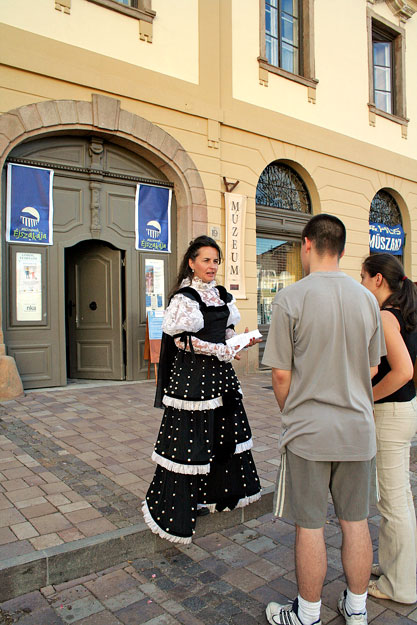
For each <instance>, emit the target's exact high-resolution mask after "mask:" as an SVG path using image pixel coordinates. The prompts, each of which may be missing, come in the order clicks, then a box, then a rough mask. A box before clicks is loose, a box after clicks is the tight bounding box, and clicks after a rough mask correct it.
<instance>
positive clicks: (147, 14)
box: [87, 0, 156, 24]
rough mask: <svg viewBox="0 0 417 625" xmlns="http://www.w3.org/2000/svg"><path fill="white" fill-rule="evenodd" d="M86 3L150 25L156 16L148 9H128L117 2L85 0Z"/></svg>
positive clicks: (113, 0) (110, 0) (115, 0)
mask: <svg viewBox="0 0 417 625" xmlns="http://www.w3.org/2000/svg"><path fill="white" fill-rule="evenodd" d="M87 1H88V2H93V3H94V4H98V5H100V6H102V7H105V8H106V9H111V10H112V11H117V13H122V14H123V15H128V16H129V17H133V18H135V19H137V20H143V21H144V22H150V23H151V24H152V22H153V19H154V17H155V15H156V13H155V11H152V10H150V9H139V8H138V9H136V8H134V7H128V6H126V5H124V4H121V3H120V2H117V0H87Z"/></svg>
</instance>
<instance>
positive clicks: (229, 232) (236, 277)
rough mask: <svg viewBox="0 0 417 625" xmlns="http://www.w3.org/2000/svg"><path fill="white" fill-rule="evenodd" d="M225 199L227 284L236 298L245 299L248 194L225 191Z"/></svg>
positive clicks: (227, 287)
mask: <svg viewBox="0 0 417 625" xmlns="http://www.w3.org/2000/svg"><path fill="white" fill-rule="evenodd" d="M224 201H225V211H226V254H225V264H226V268H225V282H226V284H225V286H226V289H227V290H228V291H230V292H231V293H232V294H233V295H234V296H235V298H236V299H245V298H246V284H245V216H246V195H239V194H238V193H225V194H224Z"/></svg>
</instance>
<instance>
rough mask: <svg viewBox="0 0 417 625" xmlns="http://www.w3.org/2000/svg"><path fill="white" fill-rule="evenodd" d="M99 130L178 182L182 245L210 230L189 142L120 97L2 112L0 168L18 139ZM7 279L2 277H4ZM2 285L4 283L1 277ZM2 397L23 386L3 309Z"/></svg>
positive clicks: (14, 394) (97, 97)
mask: <svg viewBox="0 0 417 625" xmlns="http://www.w3.org/2000/svg"><path fill="white" fill-rule="evenodd" d="M80 131H81V132H82V131H85V132H94V133H96V134H100V135H102V136H104V137H105V136H108V137H111V140H112V141H113V142H116V143H119V144H120V145H122V146H125V147H128V148H129V149H130V150H132V151H133V152H137V153H142V154H143V151H144V150H145V151H146V157H147V159H148V160H149V161H151V162H152V163H153V164H154V165H156V166H157V167H158V168H159V169H160V170H161V171H162V172H163V173H164V174H165V176H166V177H167V178H168V180H170V181H171V182H173V183H174V190H175V195H176V199H177V219H178V237H177V240H178V246H179V247H180V248H182V247H184V246H186V245H187V243H188V241H189V240H190V238H193V237H194V236H197V235H199V234H205V233H206V231H207V201H206V194H205V190H204V186H203V183H202V180H201V177H200V174H199V172H198V170H197V168H196V166H195V164H194V162H193V160H192V159H191V158H190V156H189V155H188V153H187V152H186V150H185V149H184V148H183V146H182V145H181V144H180V143H179V142H178V141H177V140H176V139H175V138H174V137H172V136H171V135H170V134H169V133H167V132H166V131H164V130H162V129H161V128H159V127H158V126H156V125H155V124H152V123H151V122H149V121H148V120H146V119H144V118H143V117H140V116H138V115H136V114H134V113H131V112H129V111H126V110H124V109H122V108H121V103H120V100H117V99H116V98H111V97H108V96H103V95H100V94H92V100H91V102H87V101H77V100H50V101H46V102H38V103H35V104H29V105H26V106H22V107H20V108H18V109H15V110H12V111H9V112H8V113H5V114H4V115H2V116H1V117H0V168H1V169H2V168H3V166H4V164H5V161H6V158H7V156H8V155H9V153H10V152H11V151H12V150H13V148H15V147H16V146H17V145H18V144H20V143H21V142H23V141H27V140H28V139H31V138H35V137H36V138H40V137H46V136H48V134H52V133H53V134H55V135H57V134H63V133H65V134H69V133H71V132H80ZM0 280H1V278H0ZM0 287H1V288H3V285H2V284H1V282H0ZM0 322H1V324H0V400H1V399H11V398H13V397H17V396H19V395H20V394H22V392H23V388H22V384H21V381H20V377H19V374H18V372H17V368H16V365H15V362H14V359H13V358H11V357H10V356H6V349H5V344H4V337H3V329H2V327H3V324H2V319H1V311H0Z"/></svg>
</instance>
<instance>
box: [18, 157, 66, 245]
mask: <svg viewBox="0 0 417 625" xmlns="http://www.w3.org/2000/svg"><path fill="white" fill-rule="evenodd" d="M53 176H54V172H53V170H52V169H41V168H40V167H28V166H27V165H15V164H12V163H9V165H8V168H7V217H6V241H8V242H9V243H32V244H36V245H52V244H53V241H52V234H53V228H52V220H53V201H52V185H53Z"/></svg>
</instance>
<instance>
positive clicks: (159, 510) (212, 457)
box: [142, 352, 261, 544]
mask: <svg viewBox="0 0 417 625" xmlns="http://www.w3.org/2000/svg"><path fill="white" fill-rule="evenodd" d="M163 403H164V405H165V411H164V415H163V418H162V423H161V427H160V430H159V435H158V439H157V441H156V444H155V449H154V452H153V454H152V460H153V461H154V462H156V464H157V465H158V466H157V468H156V471H155V475H154V478H153V480H152V483H151V485H150V487H149V490H148V492H147V495H146V500H145V501H144V503H143V507H142V510H143V514H144V518H145V521H146V523H147V525H148V526H149V527H150V529H151V530H152V531H153V532H154V533H156V534H159V535H160V536H161V537H163V538H166V539H168V540H170V541H172V542H178V543H185V544H186V543H190V542H191V540H192V536H193V533H194V531H195V525H196V518H197V509H198V507H200V506H203V505H204V506H207V507H208V508H209V509H210V511H211V512H215V511H216V510H217V511H223V510H233V509H234V508H238V507H243V506H246V505H248V504H250V503H252V502H253V501H256V500H257V499H259V498H260V496H261V487H260V483H259V478H258V475H257V472H256V467H255V463H254V461H253V458H252V453H251V451H250V450H251V448H252V446H253V443H252V434H251V429H250V426H249V423H248V419H247V416H246V412H245V409H244V407H243V403H242V394H241V390H240V385H239V381H238V379H237V377H236V374H235V372H234V369H233V367H232V365H231V364H230V363H224V362H219V360H218V359H217V358H216V357H214V356H203V355H198V354H196V355H192V354H190V353H187V352H178V354H177V355H176V357H175V359H174V363H173V368H172V372H171V376H170V383H169V386H168V388H167V389H165V395H164V399H163Z"/></svg>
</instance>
